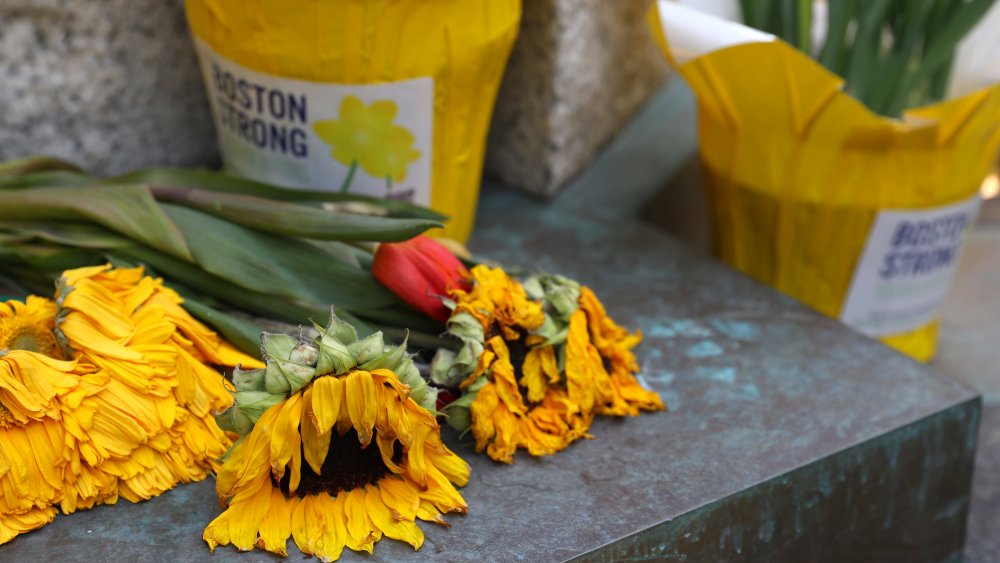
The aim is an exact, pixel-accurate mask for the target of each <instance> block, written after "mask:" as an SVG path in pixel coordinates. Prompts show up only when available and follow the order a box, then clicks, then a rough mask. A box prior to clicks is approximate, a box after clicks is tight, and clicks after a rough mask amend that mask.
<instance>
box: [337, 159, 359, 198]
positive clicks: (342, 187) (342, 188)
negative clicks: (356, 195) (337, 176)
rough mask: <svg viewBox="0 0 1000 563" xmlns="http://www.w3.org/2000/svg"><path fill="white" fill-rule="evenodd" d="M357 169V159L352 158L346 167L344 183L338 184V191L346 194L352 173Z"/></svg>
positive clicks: (352, 178)
mask: <svg viewBox="0 0 1000 563" xmlns="http://www.w3.org/2000/svg"><path fill="white" fill-rule="evenodd" d="M357 171H358V161H357V159H354V160H352V161H351V167H350V168H348V169H347V177H345V178H344V183H343V184H341V185H340V193H342V194H346V193H347V191H348V190H349V189H350V188H351V182H352V181H353V180H354V173H355V172H357Z"/></svg>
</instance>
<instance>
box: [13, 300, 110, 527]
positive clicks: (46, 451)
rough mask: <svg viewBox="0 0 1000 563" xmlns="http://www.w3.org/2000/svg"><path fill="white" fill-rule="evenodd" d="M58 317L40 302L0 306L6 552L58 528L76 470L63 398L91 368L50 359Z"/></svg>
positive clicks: (48, 304)
mask: <svg viewBox="0 0 1000 563" xmlns="http://www.w3.org/2000/svg"><path fill="white" fill-rule="evenodd" d="M55 311H56V310H55V305H54V304H53V303H52V302H50V301H47V300H45V299H41V298H38V297H29V298H28V299H27V300H26V301H25V302H23V303H21V302H18V301H9V302H7V303H2V304H0V344H2V349H0V491H3V494H0V544H3V543H6V542H7V541H10V540H11V539H13V538H14V537H15V536H17V535H18V534H21V533H23V532H27V531H29V530H33V529H36V528H39V527H41V526H43V525H45V524H47V523H48V522H50V521H52V519H53V518H54V517H55V509H54V508H53V507H52V505H53V504H55V503H58V502H60V500H61V498H62V497H63V494H64V486H65V484H66V483H65V480H66V474H67V473H68V472H69V469H70V468H69V456H68V455H67V451H66V448H65V446H64V442H65V428H64V414H65V411H64V409H65V408H66V405H65V404H64V403H65V398H66V396H68V395H70V394H72V393H73V392H75V388H76V387H77V386H78V384H79V382H80V379H81V377H82V376H85V375H87V374H88V373H89V372H90V371H91V367H90V366H84V365H80V364H78V363H77V362H75V361H63V360H60V359H57V358H54V357H52V356H58V354H59V352H58V350H57V346H56V344H55V338H54V337H53V335H52V326H53V322H54V318H55Z"/></svg>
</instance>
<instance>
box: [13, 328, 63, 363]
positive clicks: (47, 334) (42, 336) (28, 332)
mask: <svg viewBox="0 0 1000 563" xmlns="http://www.w3.org/2000/svg"><path fill="white" fill-rule="evenodd" d="M0 348H2V349H5V350H27V351H28V352H36V353H39V354H43V355H46V356H51V357H55V351H56V338H55V336H54V335H53V334H52V332H51V331H48V330H45V329H42V328H39V327H36V326H33V325H27V324H23V325H15V326H14V327H13V328H12V329H11V330H10V332H8V333H7V335H6V336H4V337H3V339H2V340H0Z"/></svg>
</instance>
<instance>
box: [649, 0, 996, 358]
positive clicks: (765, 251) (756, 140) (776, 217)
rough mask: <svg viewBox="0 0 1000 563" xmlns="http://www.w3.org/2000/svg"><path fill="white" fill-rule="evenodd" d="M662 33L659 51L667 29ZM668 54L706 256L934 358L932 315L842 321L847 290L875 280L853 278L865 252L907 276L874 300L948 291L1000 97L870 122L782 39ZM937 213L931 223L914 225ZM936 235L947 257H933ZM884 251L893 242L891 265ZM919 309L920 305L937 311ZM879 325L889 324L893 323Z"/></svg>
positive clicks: (992, 156) (989, 162)
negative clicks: (708, 233) (688, 103)
mask: <svg viewBox="0 0 1000 563" xmlns="http://www.w3.org/2000/svg"><path fill="white" fill-rule="evenodd" d="M665 8H666V7H665V6H663V5H661V12H662V11H663V10H664V9H665ZM667 17H669V16H667ZM654 21H658V20H656V19H654ZM725 25H730V26H731V25H734V24H725ZM665 36H666V41H667V43H669V42H670V41H671V34H670V28H669V27H668V28H667V29H666V33H665ZM671 47H672V45H671V46H667V47H666V49H665V53H666V54H667V57H668V59H670V60H671V62H673V63H674V64H675V67H676V69H677V71H678V73H680V74H681V75H682V76H683V77H684V79H685V80H686V81H687V83H688V84H689V85H690V87H691V89H692V90H693V91H694V93H695V96H696V98H697V102H698V125H699V135H700V151H701V159H702V163H703V167H704V170H705V176H706V184H707V189H708V195H709V201H710V210H711V211H710V212H711V218H712V235H713V250H714V252H715V253H716V254H717V255H718V256H719V257H720V258H722V259H723V260H724V261H726V262H727V263H729V264H730V265H732V266H734V267H736V268H737V269H739V270H741V271H743V272H745V273H747V274H749V275H750V276H752V277H754V278H756V279H757V280H760V281H762V282H765V283H768V284H770V285H772V286H774V287H776V288H777V289H779V290H781V291H783V292H785V293H787V294H789V295H791V296H793V297H795V298H797V299H799V300H801V301H803V302H805V303H807V304H809V305H811V306H812V307H814V308H816V309H818V310H819V311H821V312H823V313H825V314H827V315H830V316H833V317H838V318H842V319H844V320H845V322H847V323H848V324H852V325H853V326H855V327H856V328H859V329H860V330H862V332H866V333H868V334H872V335H874V336H878V337H880V338H881V339H882V340H883V341H884V342H885V343H886V344H888V345H890V346H892V347H894V348H896V349H897V350H899V351H901V352H903V353H905V354H908V355H910V356H912V357H914V358H917V359H920V360H928V359H930V358H932V357H933V355H934V352H935V347H936V337H937V329H938V322H937V317H936V311H931V310H929V309H928V310H921V311H920V312H919V313H920V314H914V315H911V319H914V318H922V319H924V320H923V322H920V323H919V324H918V325H917V326H911V327H908V328H906V329H904V330H898V331H890V332H888V333H887V331H886V330H877V329H872V326H875V325H871V326H869V325H861V326H859V325H855V324H853V323H852V322H850V315H849V314H847V311H846V308H845V306H846V305H847V300H848V297H849V294H852V293H851V292H852V284H854V285H857V284H858V283H861V282H859V281H857V280H860V279H861V278H864V277H865V276H868V277H869V278H871V277H872V276H878V275H879V272H878V271H877V269H871V268H868V269H869V270H870V271H868V272H867V273H863V272H861V271H860V270H859V266H860V265H861V262H862V257H863V255H864V254H865V252H866V248H867V247H868V246H871V247H872V249H871V250H870V252H871V253H872V254H873V258H877V259H878V260H877V263H878V264H879V268H882V269H883V270H885V273H888V274H889V277H890V278H891V277H892V273H893V268H901V269H897V270H896V273H898V272H901V271H905V272H906V273H907V274H912V275H910V279H909V280H908V281H907V280H904V282H905V283H904V282H900V281H899V280H900V279H902V278H903V277H905V275H903V276H897V278H896V280H895V281H894V282H893V283H897V282H898V283H897V284H896V285H895V286H892V285H891V284H890V285H889V286H884V287H882V288H881V289H880V290H878V291H876V292H874V293H872V295H873V296H878V297H879V298H881V299H886V298H887V297H886V296H890V297H888V298H891V296H892V295H894V294H893V293H892V292H893V291H896V290H900V288H902V289H901V291H910V290H913V291H918V290H920V287H918V286H917V285H915V284H924V285H927V284H934V283H937V284H940V283H945V284H946V283H947V281H948V279H946V278H949V277H950V273H951V272H953V271H954V268H950V269H949V268H948V267H947V266H948V264H951V265H952V266H953V265H954V262H956V261H957V259H958V258H957V254H958V250H960V246H961V242H962V240H964V237H965V234H966V232H967V230H968V228H969V227H970V226H971V223H972V217H974V214H975V209H976V207H977V204H978V200H977V199H975V198H976V194H977V192H978V189H979V186H980V184H981V183H982V181H983V179H984V178H985V177H986V176H987V175H988V174H989V172H990V171H991V169H992V168H993V167H994V166H995V163H996V157H997V148H998V144H1000V87H992V88H989V89H986V90H982V91H979V92H975V93H973V94H970V95H967V96H965V97H962V98H959V99H955V100H951V101H947V102H944V103H940V104H936V105H933V106H928V107H923V108H918V109H913V110H910V111H907V112H906V113H905V114H904V116H903V118H902V119H900V120H897V119H889V118H885V117H881V116H878V115H876V114H874V113H873V112H871V111H870V110H869V109H867V108H866V107H865V106H864V105H862V104H861V103H860V102H858V101H857V100H856V99H854V98H852V97H851V96H849V95H848V94H846V93H844V92H843V80H842V79H841V78H839V77H837V76H835V75H833V74H831V73H830V72H828V71H827V70H826V69H824V68H823V67H822V66H820V65H819V64H818V63H816V62H815V61H814V60H812V59H811V58H809V57H808V56H806V55H805V54H803V53H801V52H799V51H797V50H796V49H794V48H792V47H791V46H789V45H788V44H786V43H784V42H781V41H774V40H772V41H766V40H765V41H764V42H755V43H743V44H735V45H728V46H726V45H723V46H722V48H720V49H717V50H713V51H711V52H708V53H706V54H699V55H693V54H692V53H691V52H685V53H678V52H676V51H671ZM949 206H951V207H949ZM939 208H944V211H942V212H941V213H939V214H938V215H939V216H938V215H935V216H929V215H921V213H922V212H925V211H926V210H934V209H939ZM948 210H951V211H950V215H949V214H948V213H949V211H948ZM897 212H899V213H897ZM908 213H909V215H908ZM897 215H898V216H900V217H903V218H910V219H912V220H910V221H909V223H908V224H907V226H906V228H909V227H912V229H910V230H909V231H908V230H906V228H904V227H903V226H901V225H903V222H902V220H897V222H895V223H892V221H893V220H895V219H893V217H896V216H897ZM880 216H882V217H883V219H881V221H883V222H885V223H886V225H885V227H886V228H889V227H892V229H894V230H890V231H887V232H889V233H891V236H889V238H888V239H886V240H888V241H889V242H888V243H886V245H884V246H885V248H883V249H882V250H886V249H888V250H886V253H885V255H883V256H874V255H875V254H877V252H876V251H877V250H879V249H877V248H874V247H875V246H877V244H876V243H875V242H873V241H874V240H875V238H876V235H875V234H874V232H875V229H874V227H875V224H876V221H877V220H879V217H880ZM922 218H923V219H922ZM935 221H936V222H935ZM890 223H892V224H890ZM918 227H919V228H922V229H924V230H923V231H921V235H920V236H922V237H924V238H922V239H919V237H918V238H916V239H912V242H913V243H914V244H913V245H910V246H907V244H906V243H905V242H901V241H907V240H910V239H909V238H907V236H906V235H907V234H910V233H916V231H915V230H914V229H916V228H918ZM935 229H936V230H935ZM949 229H950V230H949ZM927 233H930V234H927ZM925 235H926V236H925ZM946 235H947V236H946ZM935 237H936V238H935ZM947 237H951V238H950V239H948V240H949V241H951V244H952V246H944V245H945V239H946V238H947ZM892 241H896V242H897V243H899V244H897V246H896V247H895V248H896V249H899V252H897V253H896V255H892V252H893V246H892V244H893V242H892ZM934 241H938V244H937V246H934V244H931V243H933V242H934ZM956 241H957V242H956ZM924 242H926V243H928V244H927V245H925V247H926V248H925V250H926V252H925V253H924V256H923V257H921V256H918V255H919V254H920V252H923V251H922V250H921V248H923V247H920V244H922V243H924ZM907 252H910V254H906V253H907ZM891 255H892V256H891ZM942 256H943V257H944V258H942ZM915 260H916V261H915ZM920 260H923V261H920ZM873 263H875V262H873ZM865 267H866V268H867V266H865ZM922 272H934V273H933V275H930V277H928V276H923V277H922V275H921V273H922ZM942 280H943V282H942ZM907 283H908V284H909V285H906V284H907ZM890 286H891V287H890ZM886 287H888V288H889V289H886ZM890 290H892V291H890ZM855 291H857V289H855ZM931 301H933V299H932V300H931ZM928 303H929V304H928ZM928 303H925V304H921V305H919V306H922V307H924V308H925V309H927V308H928V307H931V306H933V305H934V303H931V302H928ZM938 304H939V303H938ZM914 307H916V308H919V307H918V306H914ZM914 311H916V309H913V310H912V311H909V312H908V311H901V312H900V311H897V313H899V316H898V319H902V323H901V324H900V323H896V325H898V326H902V325H905V324H906V322H907V320H906V318H905V317H906V315H907V314H909V313H912V312H914ZM921 315H923V316H921ZM911 324H912V323H911ZM885 326H888V327H891V326H894V323H893V322H892V319H889V322H887V324H886V325H885Z"/></svg>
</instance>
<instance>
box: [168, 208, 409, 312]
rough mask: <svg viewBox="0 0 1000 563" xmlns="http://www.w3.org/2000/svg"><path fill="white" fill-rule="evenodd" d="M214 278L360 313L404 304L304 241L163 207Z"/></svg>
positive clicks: (364, 275) (365, 275) (360, 272)
mask: <svg viewBox="0 0 1000 563" xmlns="http://www.w3.org/2000/svg"><path fill="white" fill-rule="evenodd" d="M163 209H164V211H166V213H167V215H168V216H169V217H170V218H171V219H172V220H173V221H174V222H175V223H176V224H177V226H178V227H180V229H181V231H183V232H184V233H185V236H186V238H187V239H188V245H189V246H190V248H191V253H192V254H193V255H194V257H195V261H196V262H197V263H198V264H199V265H201V267H202V268H203V269H204V270H205V271H206V272H209V273H211V274H215V275H217V276H219V277H222V278H225V279H227V280H229V281H230V282H232V283H235V284H237V285H240V286H242V287H245V288H248V289H252V290H254V291H257V292H260V293H264V294H269V295H276V296H283V297H288V298H290V299H298V300H302V301H308V302H312V303H335V304H336V305H337V306H338V307H343V308H346V309H348V310H353V311H357V310H359V309H374V308H380V307H386V306H389V305H393V304H396V303H399V299H398V298H397V297H396V296H395V295H393V294H392V293H391V292H389V291H388V290H387V289H385V288H383V287H382V286H381V285H379V283H378V282H377V281H375V278H373V277H372V276H371V274H369V273H368V272H365V271H363V270H359V269H357V268H354V267H351V266H349V265H346V264H344V263H342V262H339V261H338V260H337V259H336V258H335V257H333V256H331V255H329V254H327V253H325V252H323V251H322V249H319V248H317V247H316V246H313V245H311V244H308V243H306V242H304V241H301V240H297V239H294V238H289V237H282V236H278V235H272V234H268V233H262V232H258V231H254V230H251V229H247V228H245V227H241V226H239V225H234V224H232V223H229V222H227V221H224V220H222V219H218V218H216V217H213V216H211V215H207V214H205V213H201V212H199V211H194V210H192V209H187V208H185V207H179V206H176V205H169V204H163Z"/></svg>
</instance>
